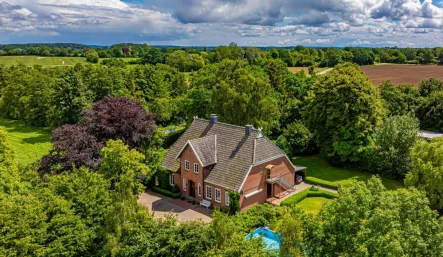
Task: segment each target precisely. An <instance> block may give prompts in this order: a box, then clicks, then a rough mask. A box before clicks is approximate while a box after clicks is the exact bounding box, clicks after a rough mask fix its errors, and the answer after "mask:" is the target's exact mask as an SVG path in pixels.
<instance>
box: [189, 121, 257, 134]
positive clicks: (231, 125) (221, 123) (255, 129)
mask: <svg viewBox="0 0 443 257" xmlns="http://www.w3.org/2000/svg"><path fill="white" fill-rule="evenodd" d="M194 120H200V121H207V122H208V123H209V122H210V121H209V120H206V119H201V118H194ZM216 124H219V125H225V126H228V127H235V128H242V129H244V128H245V126H246V125H245V126H239V125H234V124H230V123H224V122H219V121H217V122H216ZM252 130H254V131H257V132H259V131H261V130H260V129H258V128H254V126H252Z"/></svg>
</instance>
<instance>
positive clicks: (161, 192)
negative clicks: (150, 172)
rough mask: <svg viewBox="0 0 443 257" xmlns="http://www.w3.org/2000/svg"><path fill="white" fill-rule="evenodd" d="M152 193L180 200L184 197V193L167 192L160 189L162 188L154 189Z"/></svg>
mask: <svg viewBox="0 0 443 257" xmlns="http://www.w3.org/2000/svg"><path fill="white" fill-rule="evenodd" d="M152 191H154V192H157V193H159V194H162V195H165V196H168V197H171V198H174V199H178V198H180V197H182V193H176V194H174V193H172V192H171V191H168V190H165V189H163V188H160V187H153V188H152Z"/></svg>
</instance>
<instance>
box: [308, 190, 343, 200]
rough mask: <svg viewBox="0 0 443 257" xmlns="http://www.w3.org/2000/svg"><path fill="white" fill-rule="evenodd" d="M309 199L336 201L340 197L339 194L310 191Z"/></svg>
mask: <svg viewBox="0 0 443 257" xmlns="http://www.w3.org/2000/svg"><path fill="white" fill-rule="evenodd" d="M307 197H324V198H328V199H334V198H337V197H338V194H336V193H332V192H328V191H325V190H319V191H309V192H308V196H307Z"/></svg>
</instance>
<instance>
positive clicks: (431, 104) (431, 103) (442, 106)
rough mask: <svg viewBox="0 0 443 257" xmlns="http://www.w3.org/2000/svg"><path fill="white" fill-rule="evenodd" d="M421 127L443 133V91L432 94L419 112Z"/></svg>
mask: <svg viewBox="0 0 443 257" xmlns="http://www.w3.org/2000/svg"><path fill="white" fill-rule="evenodd" d="M416 115H417V118H418V119H419V120H420V127H421V128H422V129H427V130H431V131H439V132H443V91H440V92H435V93H433V94H431V95H430V96H429V97H428V98H427V99H425V101H424V102H423V103H422V105H420V107H419V108H418V110H417V113H416Z"/></svg>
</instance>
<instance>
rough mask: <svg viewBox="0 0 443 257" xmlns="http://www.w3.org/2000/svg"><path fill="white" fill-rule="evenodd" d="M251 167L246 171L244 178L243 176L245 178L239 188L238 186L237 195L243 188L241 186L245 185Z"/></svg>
mask: <svg viewBox="0 0 443 257" xmlns="http://www.w3.org/2000/svg"><path fill="white" fill-rule="evenodd" d="M252 167H253V166H252V165H251V166H250V167H249V170H248V173H246V176H245V178H244V179H243V182H242V183H241V186H240V188H239V189H238V191H237V192H238V193H240V191H241V189H242V188H243V186H244V185H245V183H246V179H248V176H249V173H251V170H252Z"/></svg>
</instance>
